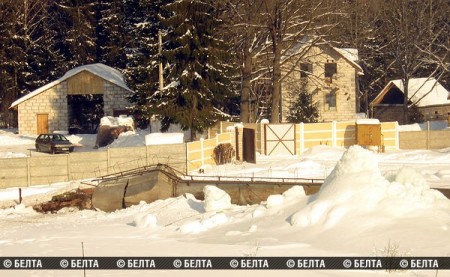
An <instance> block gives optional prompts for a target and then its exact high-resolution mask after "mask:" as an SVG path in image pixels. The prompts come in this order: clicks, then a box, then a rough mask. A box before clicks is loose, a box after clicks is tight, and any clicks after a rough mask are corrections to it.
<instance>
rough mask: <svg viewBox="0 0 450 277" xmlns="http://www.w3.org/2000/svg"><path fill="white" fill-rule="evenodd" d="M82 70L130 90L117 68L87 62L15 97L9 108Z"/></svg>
mask: <svg viewBox="0 0 450 277" xmlns="http://www.w3.org/2000/svg"><path fill="white" fill-rule="evenodd" d="M82 71H89V72H90V73H92V74H94V75H96V76H98V77H100V78H102V79H104V80H106V81H108V82H111V83H113V84H115V85H117V86H119V87H121V88H123V89H126V90H128V91H131V89H130V88H129V87H128V86H127V85H126V84H125V80H124V78H123V75H122V73H120V72H119V71H118V70H117V69H114V68H112V67H110V66H107V65H104V64H101V63H95V64H87V65H82V66H79V67H75V68H73V69H71V70H69V71H67V72H66V74H64V76H62V77H61V78H59V79H57V80H55V81H53V82H51V83H48V84H46V85H45V86H42V87H40V88H38V89H36V90H34V91H32V92H30V93H29V94H27V95H25V96H23V97H21V98H19V99H17V100H16V101H14V102H13V103H12V104H11V107H10V108H13V107H15V106H17V105H19V104H20V103H22V102H24V101H26V100H28V99H30V98H32V97H34V96H36V95H38V94H40V93H42V92H44V91H46V90H48V89H50V88H52V87H54V86H56V85H58V84H59V83H61V82H63V81H65V80H67V79H69V78H70V77H72V76H74V75H76V74H78V73H80V72H82Z"/></svg>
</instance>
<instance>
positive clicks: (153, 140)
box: [145, 133, 184, 145]
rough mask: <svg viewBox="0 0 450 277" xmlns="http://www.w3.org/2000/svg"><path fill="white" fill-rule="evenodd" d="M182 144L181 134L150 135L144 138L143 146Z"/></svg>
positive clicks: (182, 137) (182, 135)
mask: <svg viewBox="0 0 450 277" xmlns="http://www.w3.org/2000/svg"><path fill="white" fill-rule="evenodd" d="M183 142H184V134H183V133H151V134H148V135H146V136H145V145H160V144H176V143H183Z"/></svg>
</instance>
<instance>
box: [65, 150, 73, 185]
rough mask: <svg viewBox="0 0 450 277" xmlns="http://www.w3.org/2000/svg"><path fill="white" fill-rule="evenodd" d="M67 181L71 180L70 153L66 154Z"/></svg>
mask: <svg viewBox="0 0 450 277" xmlns="http://www.w3.org/2000/svg"><path fill="white" fill-rule="evenodd" d="M66 162H67V181H70V180H72V179H71V178H70V154H67V161H66Z"/></svg>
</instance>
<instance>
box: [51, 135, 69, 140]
mask: <svg viewBox="0 0 450 277" xmlns="http://www.w3.org/2000/svg"><path fill="white" fill-rule="evenodd" d="M53 140H56V141H66V140H67V139H66V137H65V136H61V135H54V136H53Z"/></svg>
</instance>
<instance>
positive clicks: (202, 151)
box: [200, 138, 205, 165]
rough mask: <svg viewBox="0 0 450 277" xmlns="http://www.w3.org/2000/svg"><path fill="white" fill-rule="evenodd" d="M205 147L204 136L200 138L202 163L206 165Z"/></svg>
mask: <svg viewBox="0 0 450 277" xmlns="http://www.w3.org/2000/svg"><path fill="white" fill-rule="evenodd" d="M204 151H205V149H203V138H200V154H201V156H200V157H201V160H202V165H205V152H204Z"/></svg>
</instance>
